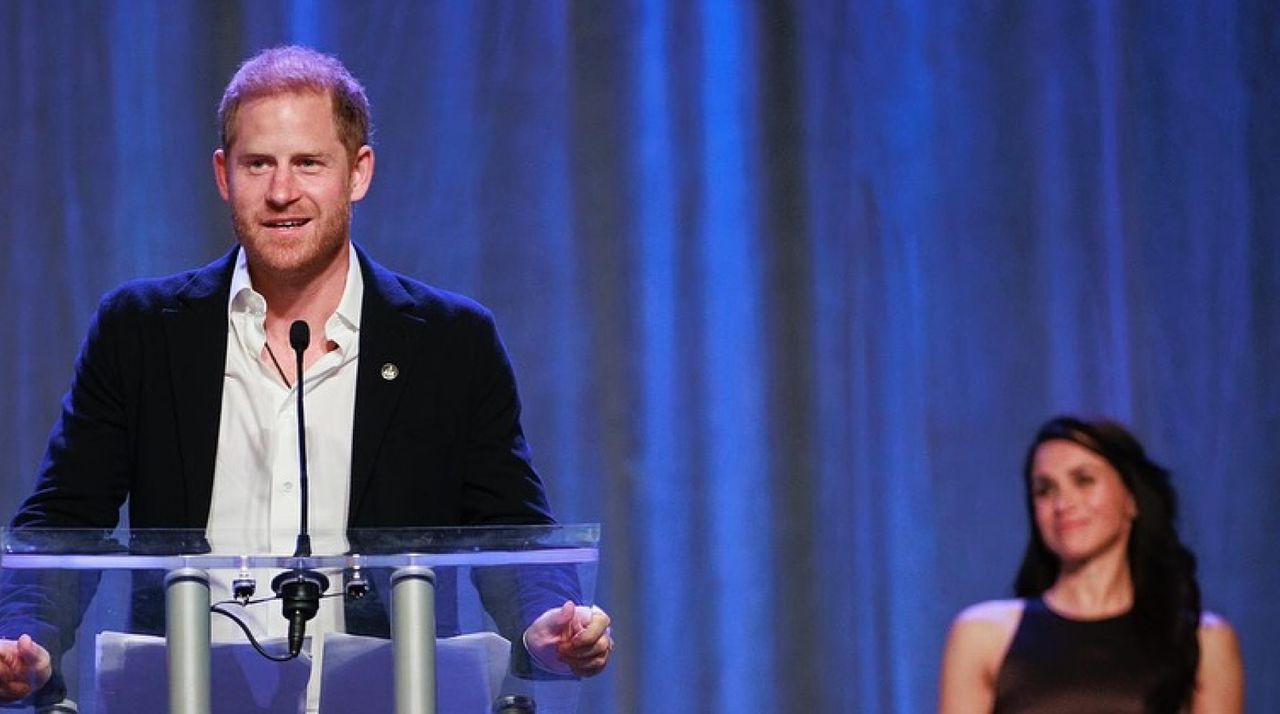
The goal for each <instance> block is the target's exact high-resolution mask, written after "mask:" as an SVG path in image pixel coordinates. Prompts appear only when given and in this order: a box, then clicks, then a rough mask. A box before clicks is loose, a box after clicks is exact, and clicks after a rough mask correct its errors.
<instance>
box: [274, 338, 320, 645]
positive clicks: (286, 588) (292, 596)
mask: <svg viewBox="0 0 1280 714" xmlns="http://www.w3.org/2000/svg"><path fill="white" fill-rule="evenodd" d="M310 343H311V329H310V328H309V327H307V323H306V322H304V321H303V320H295V321H294V323H293V324H292V325H290V326H289V345H290V346H291V347H293V351H294V354H295V355H296V356H297V362H296V364H297V366H298V372H297V380H296V383H297V386H298V493H299V497H300V498H301V499H302V503H301V506H302V513H301V515H300V517H299V518H298V544H297V547H296V548H295V549H294V553H293V557H295V558H307V557H310V556H311V536H310V535H309V534H308V533H307V509H308V504H307V421H306V416H305V413H304V412H303V408H302V393H303V387H302V385H303V382H302V355H303V353H305V352H306V351H307V346H308V345H309V344H310ZM271 589H272V590H273V591H274V592H275V593H276V594H277V595H279V596H280V600H281V603H282V605H281V608H282V610H283V613H284V617H285V619H286V620H288V621H289V654H290V655H291V656H293V657H296V656H297V655H298V653H299V652H301V651H302V640H303V638H304V637H305V635H306V630H307V621H308V620H310V619H311V618H313V617H315V616H316V612H317V611H319V609H320V596H321V594H322V593H323V592H324V591H325V590H327V589H329V579H328V578H326V577H325V576H324V574H323V573H318V572H316V571H314V570H308V569H307V568H302V567H296V568H293V569H292V570H287V571H285V572H283V573H280V574H279V575H277V576H276V577H275V578H274V579H273V580H272V581H271Z"/></svg>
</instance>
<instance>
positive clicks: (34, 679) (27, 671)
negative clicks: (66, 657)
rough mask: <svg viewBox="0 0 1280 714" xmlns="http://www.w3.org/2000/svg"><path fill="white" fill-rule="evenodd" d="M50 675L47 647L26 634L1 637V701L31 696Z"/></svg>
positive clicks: (51, 673) (51, 666)
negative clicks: (8, 637) (15, 637)
mask: <svg viewBox="0 0 1280 714" xmlns="http://www.w3.org/2000/svg"><path fill="white" fill-rule="evenodd" d="M51 676H53V665H52V663H51V662H50V660H49V651H48V650H46V649H45V648H43V647H41V646H40V645H38V644H36V643H35V640H32V639H31V637H29V636H28V635H23V636H22V637H19V638H18V639H17V640H0V702H16V701H18V700H19V699H25V698H26V697H29V696H31V694H32V692H35V691H36V690H38V689H40V688H41V687H43V686H44V685H45V682H48V681H49V677H51Z"/></svg>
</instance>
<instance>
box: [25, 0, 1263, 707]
mask: <svg viewBox="0 0 1280 714" xmlns="http://www.w3.org/2000/svg"><path fill="white" fill-rule="evenodd" d="M289 42H299V43H305V44H309V45H312V46H315V47H317V48H320V49H322V50H324V51H328V52H332V53H336V54H337V55H339V56H341V57H342V58H343V60H344V61H345V62H346V63H347V64H348V65H349V66H350V67H351V69H352V70H353V71H354V73H355V74H356V75H357V76H359V77H360V78H361V79H362V80H363V81H364V82H365V83H366V85H367V87H368V90H369V95H370V97H371V99H372V102H373V106H374V111H375V120H376V123H377V135H376V148H377V152H378V165H377V176H376V179H375V181H374V185H373V190H372V193H371V195H370V196H369V198H368V199H367V200H366V201H365V202H364V203H363V204H361V205H360V206H359V207H358V209H357V213H356V227H355V235H356V238H357V240H358V241H360V242H361V243H363V245H365V246H366V247H368V248H369V249H370V250H371V251H372V252H373V254H374V255H375V256H377V257H378V258H379V259H380V260H381V261H382V262H384V263H385V264H388V265H390V266H392V267H395V268H397V269H399V270H401V271H404V272H408V273H410V274H413V275H415V276H418V277H420V278H422V279H424V280H427V281H430V282H433V283H435V284H437V285H440V286H442V287H446V288H450V289H453V290H457V291H461V292H463V293H467V294H470V295H472V296H474V297H476V298H477V299H479V300H481V301H482V302H484V303H486V304H487V305H489V306H490V307H491V308H492V309H493V310H494V312H495V313H496V315H497V317H498V320H499V324H500V327H501V329H502V330H503V334H504V336H505V339H506V341H507V345H508V348H509V349H510V351H511V353H512V355H513V358H514V361H515V363H516V367H517V370H518V373H519V377H520V380H521V385H522V390H523V395H524V398H525V402H526V427H527V431H528V433H529V435H530V438H531V439H532V442H533V444H534V447H535V450H536V451H535V457H536V459H537V464H538V465H539V467H540V470H541V471H542V473H543V475H544V477H545V478H546V481H547V483H548V485H549V489H550V494H551V497H552V500H553V506H554V507H555V508H556V509H557V511H558V514H559V516H560V517H561V519H562V520H565V521H602V522H603V523H604V524H605V530H604V533H605V544H604V556H605V558H606V559H607V564H606V565H605V567H604V568H603V570H602V592H601V594H600V597H601V600H602V601H603V602H604V603H605V604H606V605H607V606H608V608H609V609H610V610H611V612H612V614H613V615H614V617H615V620H616V622H617V629H618V639H619V642H620V645H619V650H618V652H617V657H616V661H615V664H614V666H613V667H612V669H611V671H610V672H609V673H608V674H607V675H606V676H604V677H602V678H600V679H597V680H593V681H592V682H591V683H590V685H589V687H588V690H587V701H586V702H585V703H584V706H583V711H591V712H595V711H601V712H603V711H619V712H663V713H664V714H671V713H681V712H709V711H758V712H796V713H808V712H817V711H832V712H835V711H840V712H902V713H904V714H905V713H912V712H922V711H927V710H929V709H930V708H931V707H932V706H933V703H934V698H935V696H936V677H937V666H938V662H939V651H940V648H941V646H942V641H943V637H944V634H945V631H946V628H947V625H948V622H949V620H950V618H951V616H952V615H953V614H954V613H955V612H956V611H957V610H958V609H959V608H960V607H962V606H963V605H965V604H966V603H969V602H971V601H974V600H978V599H983V598H990V597H998V596H1005V595H1007V594H1008V593H1009V589H1010V582H1011V579H1012V575H1013V571H1014V568H1015V566H1016V563H1017V559H1018V556H1019V554H1020V552H1021V548H1022V545H1023V543H1024V542H1025V538H1026V522H1025V516H1024V514H1023V512H1022V506H1021V500H1020V499H1021V493H1020V486H1019V475H1018V468H1019V463H1020V459H1021V456H1022V453H1023V450H1024V448H1025V444H1026V442H1027V441H1028V439H1029V437H1030V436H1031V434H1032V433H1033V431H1034V429H1035V427H1036V425H1037V424H1038V423H1039V422H1040V421H1041V420H1043V419H1044V418H1045V417H1047V416H1048V415H1050V414H1052V413H1055V412H1059V411H1063V410H1073V411H1086V412H1093V413H1098V412H1101V413H1106V414H1110V415H1114V416H1115V417H1118V418H1120V419H1123V420H1126V421H1128V422H1129V423H1131V424H1132V425H1133V426H1134V428H1135V429H1136V431H1137V432H1138V434H1139V435H1140V436H1141V437H1142V438H1143V439H1144V440H1145V441H1146V443H1147V444H1148V446H1149V447H1150V449H1151V451H1152V452H1153V453H1154V454H1155V455H1157V457H1159V458H1160V459H1161V460H1163V461H1164V462H1166V463H1167V464H1168V465H1169V466H1171V467H1172V468H1173V469H1174V470H1175V472H1176V483H1177V486H1178V487H1179V488H1180V489H1181V492H1182V494H1183V503H1184V518H1183V522H1182V528H1183V532H1184V534H1185V535H1186V537H1187V539H1188V540H1189V541H1190V543H1191V544H1192V545H1193V547H1194V548H1195V550H1196V551H1197V553H1198V554H1199V557H1200V563H1201V575H1202V583H1203V588H1204V592H1205V601H1206V603H1207V604H1208V606H1210V607H1211V608H1213V609H1215V610H1218V611H1220V612H1222V613H1223V614H1225V615H1226V616H1227V617H1228V618H1229V619H1231V620H1232V621H1233V622H1234V623H1235V625H1236V626H1237V628H1238V630H1239V632H1240V635H1241V638H1242V641H1243V646H1244V652H1245V659H1246V666H1247V670H1248V688H1249V692H1248V694H1249V699H1250V704H1251V710H1253V711H1280V675H1277V673H1280V649H1278V648H1277V647H1276V645H1275V643H1276V642H1280V618H1277V617H1276V616H1275V603H1276V600H1277V597H1278V596H1280V514H1278V511H1280V478H1277V476H1278V475H1280V474H1278V470H1280V438H1278V436H1280V379H1277V378H1276V377H1275V370H1276V367H1277V365H1280V201H1278V200H1277V196H1280V121H1278V120H1277V119H1278V118H1280V10H1278V9H1277V5H1276V4H1275V3H1274V2H1272V1H1265V2H1264V1H1262V0H1239V1H1238V2H1221V1H1218V0H1200V1H1198V2H1192V1H1187V2H1168V1H1166V0H1150V1H1147V2H1142V1H1138V2H1124V3H1109V2H1044V3H1034V2H1023V1H1022V0H1003V1H1002V0H970V1H968V2H924V1H921V0H897V1H893V0H869V1H867V2H853V1H851V0H850V1H845V2H842V1H837V0H811V1H809V2H795V3H789V2H769V1H763V0H762V1H761V2H735V1H729V0H695V1H692V2H685V1H683V0H681V1H676V0H652V1H641V0H626V1H622V2H603V3H602V2H593V1H589V0H583V1H582V2H556V1H553V0H537V1H512V2H489V1H482V0H478V1H474V2H470V1H468V2H463V1H458V2H408V1H406V2H364V3H350V2H340V1H336V0H335V1H333V2H322V1H319V0H315V1H304V0H295V1H294V2H263V1H261V0H252V1H248V0H246V1H245V2H195V1H193V0H152V1H150V2H144V1H138V2H126V1H121V2H90V1H88V0H84V1H72V0H29V1H24V0H0V102H2V103H3V109H2V110H0V136H3V137H5V138H6V139H7V144H6V146H7V148H8V151H7V161H6V168H5V170H4V171H2V172H0V202H2V204H0V240H3V256H4V257H3V261H4V262H3V265H2V266H0V271H2V274H3V278H4V279H3V281H2V282H0V305H3V306H4V313H5V315H7V319H8V320H9V322H10V328H9V329H10V340H9V342H8V344H7V348H6V349H4V350H2V351H0V378H3V380H4V384H5V385H6V386H5V388H4V390H3V392H2V394H3V397H2V399H3V401H0V454H2V456H0V458H3V459H4V469H3V476H2V478H3V479H4V481H3V483H4V489H3V492H2V494H0V501H2V503H0V506H3V507H4V509H5V512H6V513H9V512H12V509H13V507H14V506H16V504H17V502H18V500H19V499H20V498H21V497H22V496H23V495H24V494H25V493H26V492H27V491H28V490H29V488H30V486H31V482H32V478H33V472H34V470H35V467H36V464H37V463H38V461H39V458H40V454H41V452H42V450H43V448H44V440H45V437H46V435H47V431H48V428H49V425H50V424H51V423H52V421H53V419H54V416H55V414H56V409H57V405H58V401H59V398H60V396H61V394H62V392H63V390H65V388H66V385H67V381H68V378H69V375H70V369H71V364H72V360H73V358H74V356H75V353H76V351H77V349H78V345H79V342H80V340H81V338H82V336H83V333H84V330H85V327H86V325H87V321H88V319H89V316H90V314H91V312H92V310H93V308H94V306H95V304H96V301H97V299H98V297H99V296H100V295H101V294H102V293H103V292H104V291H106V290H108V289H109V288H111V287H112V286H114V285H116V284H118V283H120V282H122V281H124V280H127V279H130V278H134V277H138V276H144V275H155V274H161V273H166V272H171V271H175V270H178V269H181V268H185V267H189V266H194V265H197V264H203V263H204V262H207V261H208V260H210V259H212V258H214V257H215V256H217V255H219V254H221V253H222V252H223V251H225V250H226V249H227V247H228V246H229V245H230V243H231V232H230V228H229V221H228V220H227V212H226V209H225V207H224V205H223V204H222V203H221V201H220V200H219V198H218V196H217V193H216V191H215V189H214V185H213V182H212V179H211V170H210V153H211V151H212V150H213V148H214V142H215V127H214V120H213V112H214V108H215V105H216V103H217V100H218V97H219V95H220V92H221V88H222V86H223V85H224V84H225V82H226V81H227V79H228V78H229V77H230V75H231V74H232V72H233V71H234V69H235V67H236V65H237V63H238V62H239V61H240V60H241V59H243V58H244V57H246V56H247V55H249V54H251V53H252V52H254V51H256V50H258V49H260V48H263V47H266V46H270V45H275V44H281V43H289Z"/></svg>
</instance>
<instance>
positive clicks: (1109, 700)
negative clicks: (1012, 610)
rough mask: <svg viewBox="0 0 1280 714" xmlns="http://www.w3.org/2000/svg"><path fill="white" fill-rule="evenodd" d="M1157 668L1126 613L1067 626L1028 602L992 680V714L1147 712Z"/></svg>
mask: <svg viewBox="0 0 1280 714" xmlns="http://www.w3.org/2000/svg"><path fill="white" fill-rule="evenodd" d="M1159 669H1160V667H1159V664H1158V663H1156V662H1153V661H1152V658H1151V656H1150V655H1149V654H1148V653H1147V652H1146V651H1145V650H1144V649H1143V647H1142V644H1141V643H1140V642H1139V641H1138V635H1137V628H1136V627H1135V624H1134V620H1133V616H1132V614H1130V613H1125V614H1123V615H1118V616H1116V617H1109V618H1107V619H1104V620H1070V619H1067V618H1065V617H1063V616H1061V615H1059V614H1057V613H1055V612H1054V611H1052V610H1050V609H1049V608H1048V607H1047V606H1046V605H1045V604H1044V600H1042V599H1041V598H1028V599H1027V603H1026V609H1025V610H1024V611H1023V613H1022V620H1021V621H1020V622H1019V623H1018V630H1017V632H1015V633H1014V636H1013V642H1012V643H1011V644H1010V645H1009V651H1008V653H1007V654H1005V658H1004V663H1003V664H1001V665H1000V673H999V675H998V676H997V678H996V704H995V710H994V711H995V714H1067V713H1070V714H1092V713H1094V712H1096V713H1097V714H1103V713H1105V714H1129V713H1130V712H1131V713H1132V714H1145V713H1146V712H1147V708H1146V705H1145V703H1144V702H1145V700H1146V698H1147V696H1148V694H1149V693H1150V692H1151V690H1152V689H1153V687H1154V686H1155V685H1156V684H1157V683H1158V681H1159Z"/></svg>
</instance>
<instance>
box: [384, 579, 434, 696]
mask: <svg viewBox="0 0 1280 714" xmlns="http://www.w3.org/2000/svg"><path fill="white" fill-rule="evenodd" d="M435 580H436V576H435V573H434V572H432V571H431V568H426V567H422V566H408V567H404V568H400V569H398V570H396V571H395V572H394V573H392V574H391V653H392V663H393V666H394V668H395V702H396V714H436V602H435V600H436V597H435Z"/></svg>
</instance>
